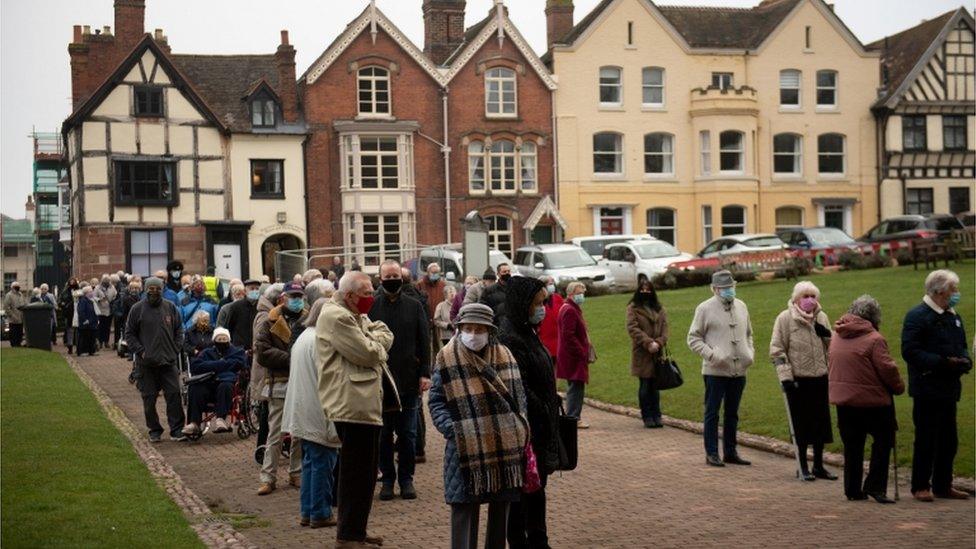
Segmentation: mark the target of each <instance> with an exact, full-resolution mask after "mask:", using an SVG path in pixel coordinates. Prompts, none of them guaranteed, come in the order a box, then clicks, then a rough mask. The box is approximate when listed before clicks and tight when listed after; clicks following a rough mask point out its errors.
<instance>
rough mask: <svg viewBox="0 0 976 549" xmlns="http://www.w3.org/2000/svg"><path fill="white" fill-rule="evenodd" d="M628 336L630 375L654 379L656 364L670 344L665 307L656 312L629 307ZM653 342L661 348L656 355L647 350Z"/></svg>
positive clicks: (637, 306) (632, 305) (645, 308)
mask: <svg viewBox="0 0 976 549" xmlns="http://www.w3.org/2000/svg"><path fill="white" fill-rule="evenodd" d="M627 334H628V335H629V336H630V375H632V376H635V377H643V378H653V377H654V364H655V363H656V362H657V359H658V355H660V354H661V351H662V350H663V349H664V346H665V345H666V344H667V343H668V315H667V313H666V312H665V311H664V307H661V310H660V311H654V310H651V309H648V308H647V307H643V306H640V305H635V304H633V303H631V304H630V305H627ZM651 341H656V342H657V344H658V345H659V346H660V348H659V349H658V352H656V353H654V354H651V352H650V351H648V350H647V346H648V345H650V342H651Z"/></svg>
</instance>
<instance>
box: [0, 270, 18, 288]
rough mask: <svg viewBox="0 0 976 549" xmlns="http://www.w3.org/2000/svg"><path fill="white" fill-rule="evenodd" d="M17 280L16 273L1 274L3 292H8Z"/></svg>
mask: <svg viewBox="0 0 976 549" xmlns="http://www.w3.org/2000/svg"><path fill="white" fill-rule="evenodd" d="M16 280H17V273H3V291H4V293H6V292H9V291H10V285H11V284H13V283H14V281H16Z"/></svg>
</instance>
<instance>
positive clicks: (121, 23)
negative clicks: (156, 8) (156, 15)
mask: <svg viewBox="0 0 976 549" xmlns="http://www.w3.org/2000/svg"><path fill="white" fill-rule="evenodd" d="M145 22H146V0H115V36H116V38H117V39H118V48H119V49H120V50H121V51H125V52H128V51H129V50H130V49H132V48H133V47H135V45H136V44H137V43H138V42H139V40H140V39H142V35H143V34H144V33H145Z"/></svg>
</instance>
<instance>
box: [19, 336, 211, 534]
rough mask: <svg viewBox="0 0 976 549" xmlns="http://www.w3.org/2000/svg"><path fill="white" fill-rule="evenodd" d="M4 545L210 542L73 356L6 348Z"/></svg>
mask: <svg viewBox="0 0 976 549" xmlns="http://www.w3.org/2000/svg"><path fill="white" fill-rule="evenodd" d="M0 436H2V438H3V445H2V447H0V503H2V506H3V516H2V521H0V527H2V535H0V544H2V545H3V546H4V547H162V546H174V547H175V546H179V547H202V546H203V545H202V543H201V542H200V539H199V538H198V537H197V536H196V534H195V533H194V531H193V530H192V529H191V528H190V526H189V524H188V522H187V520H186V518H185V517H184V515H183V513H182V512H181V511H180V510H179V508H178V507H177V506H176V504H174V503H173V501H172V500H170V499H169V497H167V495H166V494H165V493H164V492H163V490H162V489H161V488H160V487H159V486H158V485H157V484H156V482H155V481H154V480H153V479H152V477H151V476H150V474H149V471H148V470H147V469H146V467H145V465H144V464H143V463H142V461H140V460H139V458H138V456H137V455H136V453H135V451H134V450H133V448H132V446H131V444H130V443H129V441H128V440H127V439H126V438H125V437H124V436H123V435H122V434H121V433H120V432H119V431H118V430H117V429H116V428H115V427H114V426H113V425H112V424H111V423H110V422H109V420H108V419H107V418H106V417H105V415H104V414H103V413H102V410H101V408H100V407H99V405H98V403H97V402H96V401H95V398H94V397H93V396H92V394H91V392H89V391H88V389H87V388H86V387H85V386H84V385H83V384H82V383H81V381H80V380H79V379H78V378H77V376H75V374H74V372H72V371H71V369H70V368H69V367H68V365H67V364H66V363H65V361H64V359H63V358H61V357H60V356H59V355H57V354H54V353H49V352H44V351H36V350H23V349H10V348H5V349H4V350H3V357H2V366H0Z"/></svg>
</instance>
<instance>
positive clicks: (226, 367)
mask: <svg viewBox="0 0 976 549" xmlns="http://www.w3.org/2000/svg"><path fill="white" fill-rule="evenodd" d="M246 360H247V359H246V358H245V356H244V349H241V348H240V347H235V346H233V345H231V346H230V347H229V348H228V349H227V354H225V355H224V356H220V351H218V350H217V348H216V347H207V348H206V349H204V350H203V352H201V353H200V354H199V355H197V357H196V358H194V359H193V361H192V362H190V374H191V375H198V374H205V373H207V372H214V373H215V374H217V381H219V382H221V383H223V382H230V383H234V382H235V381H237V372H240V371H241V370H242V369H243V368H244V365H245V363H246Z"/></svg>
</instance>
